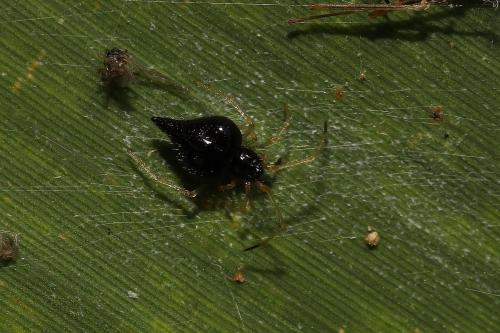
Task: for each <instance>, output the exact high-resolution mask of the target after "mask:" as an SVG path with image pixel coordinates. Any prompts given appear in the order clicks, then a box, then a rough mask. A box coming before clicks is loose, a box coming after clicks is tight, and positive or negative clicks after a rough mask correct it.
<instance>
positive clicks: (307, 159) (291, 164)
mask: <svg viewBox="0 0 500 333" xmlns="http://www.w3.org/2000/svg"><path fill="white" fill-rule="evenodd" d="M327 130H328V123H327V121H325V123H324V125H323V135H322V136H321V141H320V142H319V144H318V146H317V147H316V150H315V151H314V153H312V154H311V155H309V156H307V157H305V158H303V159H301V160H296V161H291V162H288V163H284V164H267V165H265V166H264V168H265V169H266V170H267V171H269V172H278V171H281V170H284V169H289V168H293V167H296V166H298V165H301V164H307V163H311V162H312V161H314V160H315V159H316V158H317V157H318V156H319V154H320V153H321V151H322V150H323V148H325V146H326V143H327V138H326V135H327Z"/></svg>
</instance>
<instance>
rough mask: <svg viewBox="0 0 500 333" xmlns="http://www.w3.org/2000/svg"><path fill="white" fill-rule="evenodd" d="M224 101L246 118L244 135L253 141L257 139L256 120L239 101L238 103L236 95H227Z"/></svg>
mask: <svg viewBox="0 0 500 333" xmlns="http://www.w3.org/2000/svg"><path fill="white" fill-rule="evenodd" d="M224 101H225V102H226V103H227V104H229V105H230V106H232V107H233V108H234V109H235V110H236V111H237V112H238V113H239V114H240V116H241V117H242V118H243V119H244V120H245V130H244V131H243V137H245V138H247V139H249V140H252V141H256V140H257V135H256V134H255V122H254V121H253V119H252V118H250V117H249V116H247V114H246V113H245V111H243V109H242V108H241V107H240V106H239V105H238V103H236V100H235V99H234V97H232V96H225V97H224Z"/></svg>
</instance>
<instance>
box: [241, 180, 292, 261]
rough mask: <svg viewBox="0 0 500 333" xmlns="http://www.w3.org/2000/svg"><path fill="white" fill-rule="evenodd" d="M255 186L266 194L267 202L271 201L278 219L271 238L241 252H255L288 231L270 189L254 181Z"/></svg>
mask: <svg viewBox="0 0 500 333" xmlns="http://www.w3.org/2000/svg"><path fill="white" fill-rule="evenodd" d="M255 185H257V188H258V189H259V190H260V191H262V192H264V193H266V194H267V196H268V197H269V200H270V201H271V203H272V205H273V206H274V208H275V209H276V215H277V217H278V227H277V228H276V229H275V230H274V232H273V233H272V234H271V236H269V237H267V238H265V239H263V240H261V241H260V242H258V243H257V244H254V245H252V246H250V247H247V248H246V249H244V250H243V251H244V252H246V251H251V250H255V249H257V248H259V247H262V246H265V245H267V244H269V242H270V241H271V240H273V239H274V238H276V237H277V236H279V235H280V234H281V233H283V232H285V231H286V230H287V229H288V224H286V223H284V222H283V216H282V215H281V210H280V209H279V207H278V205H277V204H276V202H275V201H274V199H273V197H272V196H271V188H270V187H269V186H267V185H265V184H263V183H262V182H260V181H256V182H255Z"/></svg>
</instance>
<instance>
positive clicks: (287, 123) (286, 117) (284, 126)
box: [259, 103, 290, 148]
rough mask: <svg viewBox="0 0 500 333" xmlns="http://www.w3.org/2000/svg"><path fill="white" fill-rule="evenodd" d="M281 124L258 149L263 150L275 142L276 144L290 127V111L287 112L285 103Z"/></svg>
mask: <svg viewBox="0 0 500 333" xmlns="http://www.w3.org/2000/svg"><path fill="white" fill-rule="evenodd" d="M283 116H284V118H283V124H282V125H281V127H280V129H279V130H278V131H277V132H276V133H274V134H273V135H271V137H270V138H269V139H268V140H267V142H266V143H264V144H263V145H260V146H259V148H265V147H267V146H270V145H272V144H274V143H276V142H278V141H279V140H280V139H281V136H282V135H283V133H284V132H285V131H286V130H287V128H288V127H289V126H290V111H289V110H288V104H287V103H285V104H284V105H283Z"/></svg>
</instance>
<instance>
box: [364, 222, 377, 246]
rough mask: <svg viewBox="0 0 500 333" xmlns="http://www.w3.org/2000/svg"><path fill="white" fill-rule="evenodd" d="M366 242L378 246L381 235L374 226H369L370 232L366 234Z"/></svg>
mask: <svg viewBox="0 0 500 333" xmlns="http://www.w3.org/2000/svg"><path fill="white" fill-rule="evenodd" d="M365 242H366V245H368V246H369V247H376V246H377V245H378V243H379V242H380V235H379V234H378V232H376V231H375V230H373V229H372V227H368V234H367V235H366V238H365Z"/></svg>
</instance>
